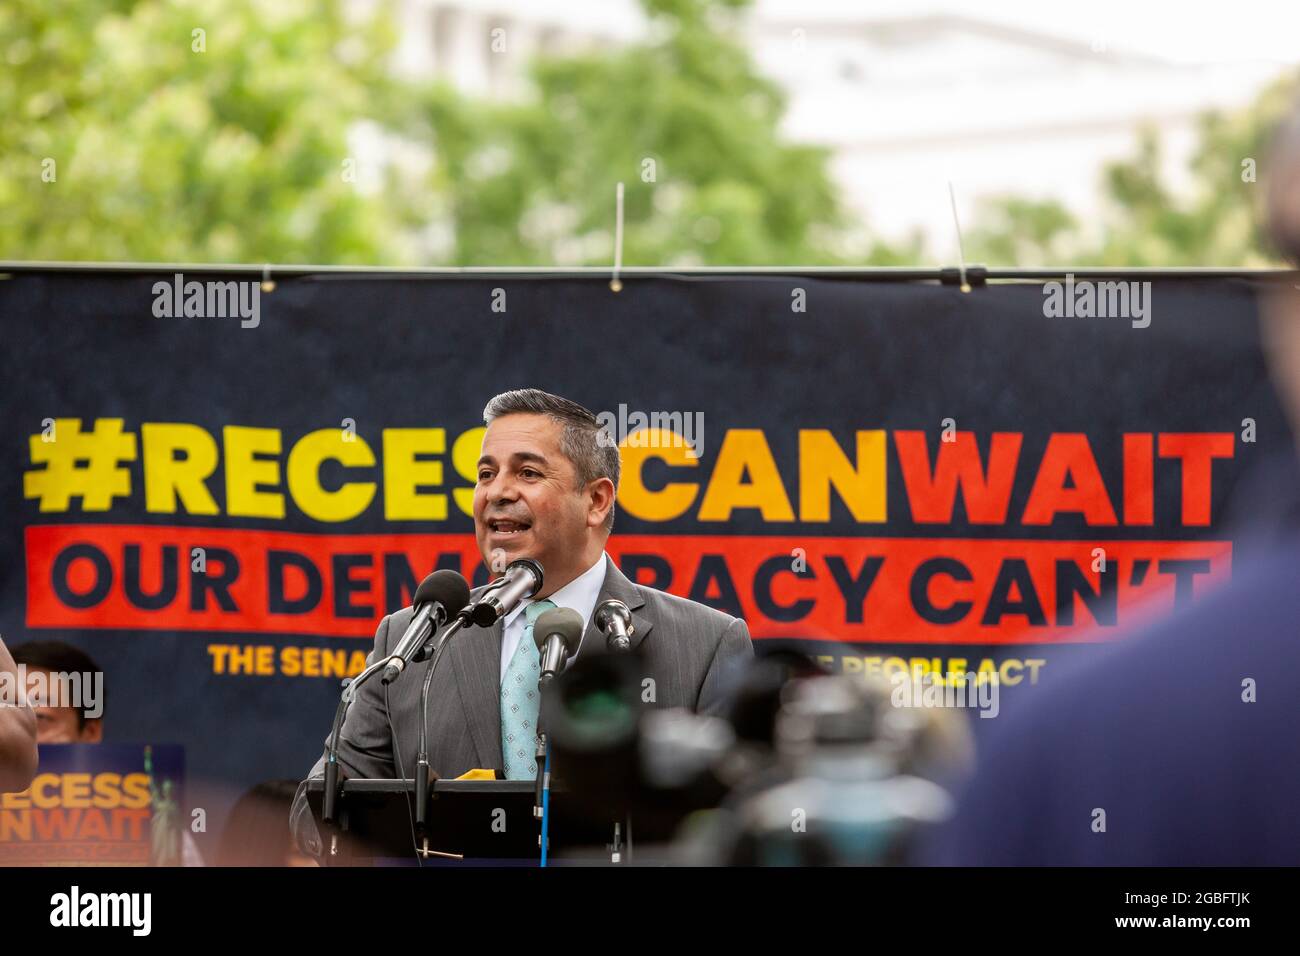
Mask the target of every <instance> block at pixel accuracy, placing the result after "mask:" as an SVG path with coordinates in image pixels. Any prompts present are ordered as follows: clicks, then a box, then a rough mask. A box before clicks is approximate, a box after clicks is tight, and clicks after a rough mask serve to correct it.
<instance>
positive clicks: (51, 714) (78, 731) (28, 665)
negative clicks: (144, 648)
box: [13, 641, 203, 866]
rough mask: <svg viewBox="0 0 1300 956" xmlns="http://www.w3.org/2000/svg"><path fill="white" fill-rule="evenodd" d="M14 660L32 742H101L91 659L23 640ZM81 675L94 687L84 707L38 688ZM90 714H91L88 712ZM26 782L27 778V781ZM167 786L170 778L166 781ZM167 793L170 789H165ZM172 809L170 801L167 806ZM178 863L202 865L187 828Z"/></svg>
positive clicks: (65, 647) (99, 693)
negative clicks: (30, 715) (29, 713)
mask: <svg viewBox="0 0 1300 956" xmlns="http://www.w3.org/2000/svg"><path fill="white" fill-rule="evenodd" d="M13 659H14V662H15V664H22V665H23V666H24V669H25V672H26V675H27V693H28V700H29V701H30V703H31V705H32V709H33V710H34V711H35V715H36V742H37V743H38V744H40V745H42V746H46V745H51V744H98V743H103V742H104V717H103V714H104V701H105V698H106V697H107V693H106V692H104V690H103V683H102V676H101V678H100V681H99V683H97V684H94V685H92V683H91V681H90V680H89V678H90V675H102V674H103V670H102V669H101V668H100V666H99V664H98V663H96V661H95V659H94V658H93V657H91V656H90V655H89V654H87V653H86V652H85V651H83V650H81V649H80V648H78V647H74V646H73V645H71V644H68V643H66V642H65V641H27V642H26V643H23V644H18V645H16V646H15V647H14V649H13ZM72 674H79V675H81V685H82V687H83V688H85V687H89V686H95V687H97V690H96V692H95V693H94V694H93V695H91V696H83V699H82V703H83V704H85V705H87V707H88V708H89V709H87V707H76V706H73V702H72V701H66V700H62V699H61V698H60V699H58V700H54V699H46V698H44V697H42V696H41V694H42V692H43V691H44V690H45V689H46V688H49V687H50V686H52V685H51V680H50V678H51V677H52V676H54V675H72ZM92 715H93V716H92ZM28 782H29V783H30V780H29V781H28ZM166 785H167V787H168V788H169V787H170V781H167V782H166ZM166 793H167V795H168V796H170V789H167V790H166ZM168 810H169V811H172V812H174V810H175V807H174V805H172V806H169V807H168ZM179 835H180V850H181V865H183V866H202V865H203V856H202V854H200V853H199V849H198V846H197V845H196V844H195V843H194V838H193V836H192V835H191V834H190V832H189V830H188V829H184V828H182V829H181V830H180V831H179Z"/></svg>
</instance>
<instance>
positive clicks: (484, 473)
mask: <svg viewBox="0 0 1300 956" xmlns="http://www.w3.org/2000/svg"><path fill="white" fill-rule="evenodd" d="M491 477H492V472H490V471H480V472H479V473H478V480H479V481H487V480H488V479H490V478H491Z"/></svg>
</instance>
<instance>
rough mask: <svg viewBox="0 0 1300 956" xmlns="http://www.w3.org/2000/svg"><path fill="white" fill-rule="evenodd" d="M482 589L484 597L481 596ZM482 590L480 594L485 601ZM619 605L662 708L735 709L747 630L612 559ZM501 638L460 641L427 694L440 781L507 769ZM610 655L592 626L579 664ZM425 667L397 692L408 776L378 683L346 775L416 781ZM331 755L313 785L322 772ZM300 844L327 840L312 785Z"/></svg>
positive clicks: (375, 653) (300, 818) (361, 715)
mask: <svg viewBox="0 0 1300 956" xmlns="http://www.w3.org/2000/svg"><path fill="white" fill-rule="evenodd" d="M480 590H481V589H480ZM477 593H478V592H477V591H475V592H474V594H475V596H477ZM608 598H617V599H618V600H620V601H622V602H623V603H624V604H626V605H627V606H628V608H629V609H630V610H631V611H632V623H633V624H634V625H635V633H634V634H633V636H632V644H633V646H634V647H638V648H639V650H640V653H641V654H642V655H643V658H644V660H645V661H646V663H647V665H648V671H649V673H650V675H651V676H653V677H654V679H655V690H656V700H655V705H656V706H659V707H685V708H688V709H690V710H693V711H696V712H698V713H702V714H718V713H720V712H721V711H722V710H723V709H724V708H725V706H726V704H727V689H728V685H729V681H730V678H731V677H732V676H733V674H734V672H735V671H738V670H739V669H741V668H742V667H743V666H744V665H745V664H746V663H747V662H748V661H749V660H750V659H751V658H752V657H753V654H754V648H753V644H752V643H751V642H750V639H749V629H748V628H747V627H746V626H745V622H744V621H743V620H740V619H738V618H734V617H731V616H730V615H729V614H724V613H722V612H721V611H715V610H713V609H712V608H709V607H705V606H704V605H702V604H697V603H695V602H694V601H688V600H686V599H685V598H679V597H674V596H673V595H671V594H665V593H663V592H662V591H656V590H654V589H653V588H646V587H642V586H641V585H638V584H633V583H632V582H631V581H629V580H628V579H627V578H626V577H625V576H624V575H623V573H622V572H621V571H619V569H618V568H617V567H615V565H614V562H613V561H611V560H610V559H609V558H606V559H605V583H604V584H603V585H602V586H601V589H600V597H599V599H598V600H597V603H599V602H600V601H604V600H606V599H608ZM412 614H413V611H412V609H411V608H409V607H406V608H403V609H402V610H400V611H397V612H395V613H393V614H390V615H388V616H387V617H385V618H384V619H383V620H382V621H380V622H379V629H378V630H377V631H376V633H375V646H374V649H373V650H372V651H371V652H370V656H369V657H368V658H367V661H366V662H367V664H370V663H372V662H374V661H376V660H382V659H383V658H385V657H387V656H388V655H389V654H391V653H392V648H393V647H394V646H395V645H396V644H397V642H398V641H399V640H401V637H402V634H403V633H404V632H405V631H406V627H407V624H409V623H410V620H411V616H412ZM501 632H502V625H501V622H500V621H498V622H497V623H496V625H495V626H493V627H490V628H468V629H465V630H462V631H461V632H460V633H459V634H457V635H455V636H454V637H453V638H452V639H451V641H450V643H448V645H447V648H446V650H445V651H444V652H443V658H442V660H441V662H440V663H439V664H438V672H437V674H435V675H434V678H433V683H432V685H431V686H430V688H429V721H428V730H427V733H428V746H429V766H430V767H431V768H432V769H433V771H434V772H435V773H436V774H437V775H438V777H439V778H442V779H446V778H450V777H458V776H460V775H461V774H463V773H465V772H466V771H467V770H472V769H475V768H484V769H489V768H490V769H495V770H501V771H504V768H505V761H504V758H503V757H502V755H501V706H500V687H501V680H500V675H501ZM598 653H606V651H605V637H604V635H603V634H601V633H600V630H599V629H598V628H597V627H596V623H595V621H594V620H592V621H591V622H590V623H589V624H588V626H587V630H586V632H585V633H584V634H583V637H582V645H581V647H580V648H579V650H578V657H580V658H581V657H584V656H586V655H588V654H598ZM423 683H424V667H423V666H417V667H415V668H412V672H411V673H408V674H405V675H404V676H403V677H402V678H401V679H400V680H398V681H396V682H394V683H393V684H392V685H391V687H390V688H389V703H390V705H391V708H392V721H393V727H394V728H395V730H396V732H397V737H396V740H397V743H398V744H399V745H400V751H399V752H398V754H397V756H400V758H401V768H402V770H403V771H404V774H399V773H398V770H397V764H396V762H395V760H394V737H393V733H392V732H391V731H390V730H389V726H388V720H387V719H386V717H385V712H384V689H383V685H382V684H381V683H380V681H379V679H378V678H377V677H375V678H371V679H370V680H369V681H367V682H366V683H365V684H364V685H362V688H361V690H360V691H359V692H358V695H357V699H356V701H354V702H353V704H352V706H351V707H350V708H349V710H348V715H347V718H346V720H344V722H343V729H342V733H341V739H340V743H339V768H340V770H341V771H342V773H343V774H344V775H346V776H348V777H382V778H393V777H398V776H402V775H405V776H407V777H409V776H411V775H413V774H414V773H415V764H416V753H417V750H418V731H419V720H420V688H421V686H422V685H423ZM324 762H325V761H324V757H323V756H322V757H321V759H320V760H317V761H316V765H315V766H314V767H312V769H311V773H310V774H309V775H308V778H309V779H310V778H311V777H320V776H322V774H323V768H324ZM290 824H291V826H292V828H293V834H294V840H295V841H296V842H297V844H298V846H299V848H300V849H302V851H303V852H304V853H308V854H310V855H312V856H319V855H320V853H321V851H322V846H321V839H320V836H319V834H318V831H317V829H316V823H315V821H314V820H313V819H312V815H311V809H310V807H308V805H307V796H306V781H304V782H303V784H302V785H301V786H299V788H298V793H297V795H296V796H295V798H294V802H293V809H292V810H291V811H290Z"/></svg>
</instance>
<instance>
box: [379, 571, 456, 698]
mask: <svg viewBox="0 0 1300 956" xmlns="http://www.w3.org/2000/svg"><path fill="white" fill-rule="evenodd" d="M412 603H413V604H414V606H415V616H414V617H412V618H411V623H410V624H408V625H407V627H406V633H405V634H403V635H402V639H401V641H399V642H398V644H397V647H395V648H394V649H393V653H392V656H390V657H389V658H388V666H387V667H385V668H384V676H383V677H382V678H381V680H382V681H383V683H384V684H391V683H392V682H393V681H395V680H397V678H398V677H399V676H401V673H402V671H403V670H405V668H406V665H407V664H409V663H410V662H411V661H412V660H413V659H415V658H416V656H417V655H418V654H419V652H420V649H421V648H423V647H424V644H425V642H426V641H427V640H428V639H429V635H430V634H432V633H433V632H434V631H436V630H437V629H438V628H439V627H441V626H442V625H443V623H444V622H445V621H446V620H447V618H449V617H451V616H453V615H456V614H459V613H460V612H461V610H462V609H463V608H464V607H465V605H467V604H469V584H467V583H466V581H465V579H464V578H463V577H461V576H460V575H459V574H457V573H456V572H455V571H451V570H449V569H447V568H443V569H441V570H439V571H434V572H433V573H432V574H430V575H429V576H428V577H427V578H425V579H424V580H423V581H421V582H420V586H419V587H418V588H416V589H415V599H414V600H413V601H412Z"/></svg>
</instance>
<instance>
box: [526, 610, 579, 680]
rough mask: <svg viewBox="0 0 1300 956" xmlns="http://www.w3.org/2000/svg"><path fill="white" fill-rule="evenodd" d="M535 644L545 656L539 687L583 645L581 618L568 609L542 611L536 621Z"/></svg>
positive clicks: (543, 656)
mask: <svg viewBox="0 0 1300 956" xmlns="http://www.w3.org/2000/svg"><path fill="white" fill-rule="evenodd" d="M533 641H534V643H536V644H537V649H538V650H539V651H540V652H541V654H542V676H541V677H540V678H539V679H538V681H537V683H538V684H539V685H540V684H545V683H546V682H547V681H549V680H551V679H552V678H553V677H555V675H556V674H558V673H559V672H560V671H561V670H563V669H564V663H565V661H567V660H568V659H569V658H570V657H572V656H573V655H574V654H575V653H577V650H578V645H579V644H580V643H582V615H581V614H579V613H578V612H577V611H575V610H573V609H572V608H567V607H553V608H551V609H550V610H549V611H543V612H542V613H541V614H539V615H537V620H535V621H533Z"/></svg>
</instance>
